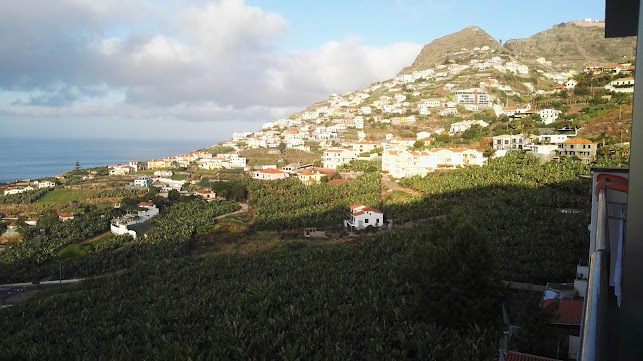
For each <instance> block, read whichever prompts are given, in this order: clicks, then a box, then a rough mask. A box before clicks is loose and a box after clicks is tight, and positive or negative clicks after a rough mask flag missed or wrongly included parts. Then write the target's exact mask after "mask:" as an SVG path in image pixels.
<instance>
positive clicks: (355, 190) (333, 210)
mask: <svg viewBox="0 0 643 361" xmlns="http://www.w3.org/2000/svg"><path fill="white" fill-rule="evenodd" d="M379 191H380V175H379V173H366V174H364V175H362V176H361V177H359V178H357V179H356V180H354V181H353V182H350V183H345V184H341V185H339V186H333V185H329V184H327V183H321V184H316V185H310V186H306V185H303V184H302V183H301V181H300V180H299V179H296V178H288V179H284V180H277V181H270V182H262V181H254V182H252V183H250V184H249V186H248V199H249V201H250V205H251V206H252V208H253V209H254V212H255V226H256V227H257V229H260V230H282V229H295V228H300V227H318V228H322V229H339V228H340V227H341V226H342V220H343V219H345V218H346V217H347V214H348V207H349V206H350V205H352V204H359V203H363V204H366V205H369V206H378V205H379V203H380V200H379Z"/></svg>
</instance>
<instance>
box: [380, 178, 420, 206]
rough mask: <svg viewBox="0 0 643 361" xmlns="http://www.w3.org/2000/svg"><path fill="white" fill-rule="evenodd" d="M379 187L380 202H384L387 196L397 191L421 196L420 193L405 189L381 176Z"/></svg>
mask: <svg viewBox="0 0 643 361" xmlns="http://www.w3.org/2000/svg"><path fill="white" fill-rule="evenodd" d="M380 184H381V187H380V198H381V199H382V201H384V200H385V199H386V198H388V195H390V194H391V193H393V192H395V191H398V192H404V193H407V194H410V195H414V196H421V195H422V192H419V191H416V190H415V189H411V188H407V187H402V186H400V185H399V184H397V183H395V182H394V181H392V180H390V179H389V178H388V177H387V176H385V175H383V176H382V180H381V182H380Z"/></svg>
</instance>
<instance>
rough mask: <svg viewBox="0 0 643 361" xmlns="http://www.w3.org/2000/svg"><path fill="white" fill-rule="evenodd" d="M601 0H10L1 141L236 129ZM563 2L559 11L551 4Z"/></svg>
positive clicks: (595, 6)
mask: <svg viewBox="0 0 643 361" xmlns="http://www.w3.org/2000/svg"><path fill="white" fill-rule="evenodd" d="M604 7H605V4H604V1H597V0H565V1H552V0H540V1H532V0H520V1H516V0H501V1H488V2H483V1H477V0H440V1H437V0H390V1H377V0H370V1H366V0H354V1H345V0H344V1H337V0H325V1H304V0H301V1H286V0H219V1H207V0H182V1H179V0H177V1H172V0H154V1H151V0H48V1H41V0H21V1H14V0H0V138H2V137H5V138H13V139H20V138H49V139H77V138H83V139H112V138H113V139H140V138H141V137H145V138H148V139H150V138H151V139H159V140H171V139H177V140H190V139H195V140H199V141H203V140H212V141H223V140H226V139H229V138H230V136H231V134H232V132H234V131H238V130H259V129H261V125H262V124H263V123H265V122H269V121H274V120H276V119H279V118H285V117H288V116H289V115H290V114H292V113H294V112H297V111H300V110H302V109H304V108H305V107H306V106H308V105H311V104H313V103H315V102H317V101H320V100H322V99H324V98H325V97H327V96H328V94H330V93H344V92H347V91H354V90H357V89H361V88H362V87H365V86H367V85H368V84H370V83H373V82H376V81H383V80H386V79H390V78H392V77H394V76H395V75H396V74H397V73H398V72H399V71H400V70H401V69H402V68H403V67H405V66H408V65H410V64H411V63H412V62H413V60H414V59H415V57H416V56H417V54H418V53H419V52H420V49H421V48H422V46H423V45H424V44H428V43H429V42H431V41H432V40H434V39H436V38H439V37H442V36H445V35H448V34H450V33H454V32H457V31H459V30H461V29H463V28H465V27H467V26H470V25H476V26H479V27H481V28H482V29H484V30H485V31H487V32H488V33H489V34H490V35H491V36H492V37H494V38H495V39H498V40H502V41H503V42H504V41H506V40H508V39H512V38H513V39H516V38H524V37H529V36H531V35H533V34H535V33H537V32H539V31H544V30H546V29H549V28H551V27H552V26H553V25H555V24H559V23H562V22H567V21H573V20H582V19H584V18H592V19H603V18H604V11H605V9H604ZM554 9H555V10H554Z"/></svg>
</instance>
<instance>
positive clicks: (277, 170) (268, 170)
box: [259, 168, 288, 174]
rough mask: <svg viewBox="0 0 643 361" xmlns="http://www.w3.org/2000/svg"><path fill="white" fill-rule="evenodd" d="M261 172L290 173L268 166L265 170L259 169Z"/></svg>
mask: <svg viewBox="0 0 643 361" xmlns="http://www.w3.org/2000/svg"><path fill="white" fill-rule="evenodd" d="M259 173H268V174H288V173H287V172H284V171H281V170H279V169H274V168H266V169H264V170H261V171H259Z"/></svg>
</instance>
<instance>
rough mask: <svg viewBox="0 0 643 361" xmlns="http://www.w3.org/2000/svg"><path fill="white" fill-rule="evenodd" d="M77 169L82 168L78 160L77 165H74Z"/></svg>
mask: <svg viewBox="0 0 643 361" xmlns="http://www.w3.org/2000/svg"><path fill="white" fill-rule="evenodd" d="M74 169H75V170H80V162H79V161H76V166H75V167H74Z"/></svg>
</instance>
